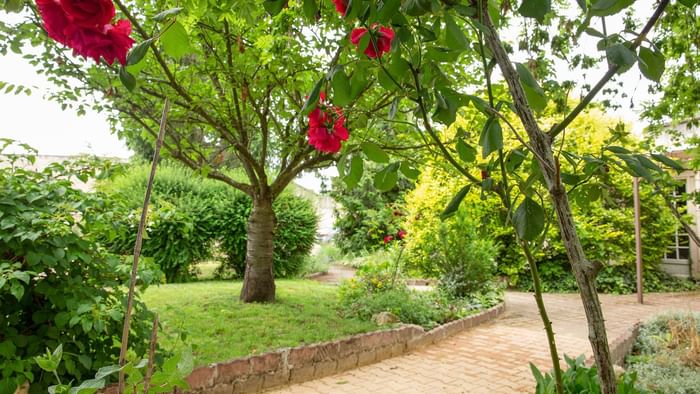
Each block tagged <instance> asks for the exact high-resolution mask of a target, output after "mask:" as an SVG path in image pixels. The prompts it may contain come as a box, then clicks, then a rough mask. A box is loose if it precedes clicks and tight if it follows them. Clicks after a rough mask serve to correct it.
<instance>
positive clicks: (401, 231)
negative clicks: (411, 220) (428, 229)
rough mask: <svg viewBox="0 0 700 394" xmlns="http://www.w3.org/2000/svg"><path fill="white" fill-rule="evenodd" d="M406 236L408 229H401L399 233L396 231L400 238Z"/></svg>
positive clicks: (397, 236)
mask: <svg viewBox="0 0 700 394" xmlns="http://www.w3.org/2000/svg"><path fill="white" fill-rule="evenodd" d="M405 237H406V230H399V232H398V233H396V238H398V239H404V238H405Z"/></svg>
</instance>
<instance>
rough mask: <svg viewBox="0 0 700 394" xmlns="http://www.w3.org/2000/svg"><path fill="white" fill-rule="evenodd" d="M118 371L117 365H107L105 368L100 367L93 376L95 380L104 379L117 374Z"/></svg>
mask: <svg viewBox="0 0 700 394" xmlns="http://www.w3.org/2000/svg"><path fill="white" fill-rule="evenodd" d="M119 369H120V368H119V366H118V365H108V366H106V367H102V368H100V369H98V370H97V373H96V374H95V379H102V378H106V377H107V376H109V375H112V374H115V373H117V372H119Z"/></svg>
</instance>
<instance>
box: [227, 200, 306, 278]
mask: <svg viewBox="0 0 700 394" xmlns="http://www.w3.org/2000/svg"><path fill="white" fill-rule="evenodd" d="M272 207H273V209H274V211H275V220H276V226H275V239H274V244H275V249H274V266H273V268H274V273H275V277H276V278H292V277H296V276H298V275H299V274H300V273H301V272H302V270H303V268H304V264H305V260H306V258H307V257H308V255H309V253H311V248H312V247H313V245H314V242H315V241H316V228H317V225H318V218H317V217H316V212H315V211H314V208H313V206H312V205H311V203H310V202H309V201H308V200H306V199H303V198H301V197H296V196H294V195H292V194H290V193H285V194H282V195H281V196H279V197H278V198H277V199H276V200H275V202H274V203H273V205H272ZM250 209H251V202H250V199H248V198H247V197H245V196H243V198H242V199H239V200H236V204H230V205H228V204H227V206H225V207H223V208H222V212H221V214H220V215H219V216H218V218H217V219H216V228H217V230H216V231H217V233H216V236H217V237H218V239H219V240H220V247H221V250H222V252H223V253H224V254H226V260H225V261H224V263H223V264H222V265H221V266H220V267H219V268H218V269H217V275H218V276H219V277H222V276H234V277H238V278H242V277H243V274H244V272H245V264H246V263H245V262H246V229H247V217H248V214H249V211H250Z"/></svg>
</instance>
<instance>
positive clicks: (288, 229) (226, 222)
mask: <svg viewBox="0 0 700 394" xmlns="http://www.w3.org/2000/svg"><path fill="white" fill-rule="evenodd" d="M147 174H148V168H147V167H146V166H142V165H137V166H135V167H133V168H131V170H130V171H128V173H126V174H124V175H121V176H117V177H114V178H111V179H109V180H107V181H105V182H102V183H101V184H100V185H99V189H100V191H101V192H103V193H104V194H105V195H106V196H107V197H106V198H107V199H109V200H110V202H111V204H109V205H108V206H106V207H105V212H104V214H105V215H111V218H112V220H110V221H108V222H100V223H99V226H100V227H99V229H97V230H99V233H100V235H101V239H102V240H103V242H104V243H105V244H107V245H108V246H109V248H110V250H111V251H112V252H114V253H119V254H123V255H128V254H131V253H132V252H133V247H134V242H135V237H136V235H135V233H136V231H135V229H136V226H137V224H138V219H139V214H140V211H141V198H142V196H143V192H144V190H145V184H146V180H147ZM251 206H252V204H251V200H250V198H249V197H248V196H246V195H245V194H243V193H241V192H238V191H235V190H233V189H231V188H229V187H227V186H226V185H223V184H221V183H219V182H216V181H213V180H208V179H203V178H198V177H197V176H194V177H193V174H192V172H191V171H190V170H188V169H186V168H182V167H180V166H177V165H172V164H167V163H163V164H161V166H160V168H159V170H158V175H157V177H156V180H155V183H154V191H153V198H152V205H151V208H150V209H151V211H150V212H149V217H148V226H147V228H146V233H147V236H148V238H147V240H146V242H144V246H143V251H142V253H143V255H144V256H146V257H150V258H152V259H153V261H154V262H155V263H156V264H157V265H158V266H159V267H160V268H161V270H163V272H164V273H165V276H166V280H167V281H168V282H185V281H189V280H192V279H194V278H195V277H196V264H197V263H199V262H202V261H205V260H209V259H211V258H213V257H214V255H216V254H218V253H217V250H216V249H217V248H218V249H219V252H220V253H222V254H224V255H225V262H224V264H222V265H221V266H219V268H217V275H218V276H220V277H221V276H234V277H243V273H244V272H245V270H244V268H245V258H246V240H247V228H248V216H249V215H250V210H251ZM274 209H275V213H276V216H277V226H276V235H275V241H274V242H275V253H274V256H275V260H274V261H275V266H274V269H275V275H276V277H293V276H296V275H297V274H298V273H299V272H300V271H301V269H302V266H303V263H304V259H305V258H306V256H307V255H308V254H309V252H310V251H311V247H312V246H313V243H314V241H315V239H316V215H315V211H314V210H313V207H312V206H311V204H310V203H309V202H308V201H307V200H305V199H303V198H300V197H295V196H293V195H291V194H288V193H285V194H283V195H282V196H280V197H279V198H278V199H277V200H276V201H275V204H274Z"/></svg>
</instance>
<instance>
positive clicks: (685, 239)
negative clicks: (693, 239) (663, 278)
mask: <svg viewBox="0 0 700 394" xmlns="http://www.w3.org/2000/svg"><path fill="white" fill-rule="evenodd" d="M685 192H686V189H685V185H682V186H678V187H676V188H675V189H674V190H673V204H675V205H676V207H677V208H678V210H679V211H680V212H681V213H684V212H686V209H687V207H688V202H687V201H686V200H685V199H684V197H683V196H684V195H685ZM664 257H665V258H666V259H668V260H689V259H690V237H689V236H688V234H687V233H686V232H685V231H683V228H682V227H681V226H677V227H676V232H675V233H674V234H673V238H672V244H671V245H669V246H668V249H666V253H665V255H664Z"/></svg>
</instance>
